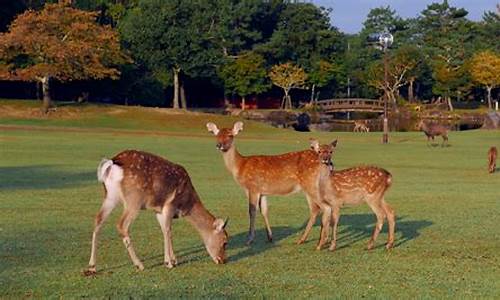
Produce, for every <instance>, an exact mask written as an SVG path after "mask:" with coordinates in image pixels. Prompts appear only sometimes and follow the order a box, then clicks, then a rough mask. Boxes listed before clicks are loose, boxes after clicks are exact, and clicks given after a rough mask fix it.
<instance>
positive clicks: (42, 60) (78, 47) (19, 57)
mask: <svg viewBox="0 0 500 300" xmlns="http://www.w3.org/2000/svg"><path fill="white" fill-rule="evenodd" d="M95 18H96V14H95V13H91V12H85V11H81V10H78V9H74V8H72V7H70V6H68V5H66V4H64V3H58V4H46V5H45V6H44V8H43V9H42V10H40V11H33V10H28V11H26V12H24V13H23V14H21V15H19V16H18V17H17V18H16V19H15V20H14V21H13V23H12V24H11V26H10V28H9V31H8V32H6V33H3V34H0V78H1V79H6V80H22V81H36V82H40V83H42V87H43V110H44V111H45V112H47V111H48V109H49V107H50V106H51V98H50V90H49V88H50V80H51V78H54V79H57V80H60V81H71V80H83V79H91V78H92V79H101V78H106V77H109V78H112V79H117V78H118V77H119V75H120V71H119V69H118V66H119V65H120V64H123V63H125V62H127V61H128V60H129V59H128V57H127V56H126V55H125V54H123V52H122V51H121V49H120V43H119V39H118V34H117V33H116V32H115V31H113V30H112V29H111V28H110V27H108V26H101V25H99V24H97V23H96V22H95Z"/></svg>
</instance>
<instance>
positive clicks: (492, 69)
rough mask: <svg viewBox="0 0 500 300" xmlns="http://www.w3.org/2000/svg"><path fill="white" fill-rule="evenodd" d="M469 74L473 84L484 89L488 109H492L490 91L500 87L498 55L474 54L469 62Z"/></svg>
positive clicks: (499, 56) (499, 58)
mask: <svg viewBox="0 0 500 300" xmlns="http://www.w3.org/2000/svg"><path fill="white" fill-rule="evenodd" d="M470 72H471V75H472V79H473V80H474V81H475V82H477V83H479V84H481V85H484V86H485V87H486V90H487V92H488V107H489V109H492V108H493V106H492V103H491V90H492V89H494V88H495V87H498V86H500V55H498V54H495V53H494V52H492V51H489V50H486V51H481V52H479V53H476V54H475V55H474V56H473V57H472V60H471V64H470Z"/></svg>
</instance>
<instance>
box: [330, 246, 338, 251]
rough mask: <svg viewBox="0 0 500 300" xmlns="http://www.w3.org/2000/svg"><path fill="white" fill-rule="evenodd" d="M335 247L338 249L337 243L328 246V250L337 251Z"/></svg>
mask: <svg viewBox="0 0 500 300" xmlns="http://www.w3.org/2000/svg"><path fill="white" fill-rule="evenodd" d="M335 249H337V245H330V247H329V248H328V250H330V251H335Z"/></svg>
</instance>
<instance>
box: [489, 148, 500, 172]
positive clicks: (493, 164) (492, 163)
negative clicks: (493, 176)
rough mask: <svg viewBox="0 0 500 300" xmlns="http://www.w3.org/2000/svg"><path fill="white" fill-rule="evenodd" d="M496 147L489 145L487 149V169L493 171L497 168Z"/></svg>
mask: <svg viewBox="0 0 500 300" xmlns="http://www.w3.org/2000/svg"><path fill="white" fill-rule="evenodd" d="M497 156H498V150H497V147H491V148H490V150H489V151H488V171H489V172H490V173H494V172H495V170H496V168H497Z"/></svg>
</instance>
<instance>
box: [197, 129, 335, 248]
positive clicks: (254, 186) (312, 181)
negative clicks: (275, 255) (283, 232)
mask: <svg viewBox="0 0 500 300" xmlns="http://www.w3.org/2000/svg"><path fill="white" fill-rule="evenodd" d="M207 128H208V130H209V131H211V132H212V133H213V134H214V135H215V136H216V140H217V145H216V148H217V149H218V150H220V151H221V153H222V157H223V159H224V163H225V165H226V168H227V169H228V170H229V172H230V173H231V174H232V175H233V177H234V179H235V181H236V182H237V183H238V184H239V185H240V186H241V187H242V188H243V190H244V191H245V193H246V195H247V198H248V213H249V217H250V227H249V230H248V239H247V245H249V244H251V243H252V242H253V240H254V238H255V215H256V210H257V207H260V212H261V214H262V216H263V217H264V222H265V224H266V231H267V239H268V240H269V241H272V238H273V235H272V231H271V225H270V223H269V216H268V206H267V198H266V196H267V195H288V194H291V193H294V192H298V191H301V190H302V191H304V193H305V195H306V199H307V203H308V205H309V210H310V215H309V221H308V223H307V225H306V229H305V230H304V233H303V234H302V236H301V238H300V239H299V240H298V241H297V244H301V243H303V242H304V241H305V240H306V239H307V236H308V235H309V232H310V231H311V228H312V226H313V225H314V222H315V221H316V217H317V215H318V214H319V212H320V210H326V212H325V211H323V219H322V220H323V222H327V221H328V219H329V218H330V213H329V210H330V208H329V206H328V205H327V204H326V203H323V202H321V201H320V199H319V197H318V196H319V194H318V184H317V174H318V171H319V165H318V164H317V155H316V153H315V152H314V151H312V150H306V151H299V152H290V153H285V154H281V155H254V156H242V155H241V154H240V153H239V152H238V150H237V149H236V146H235V145H234V137H235V136H236V135H237V134H238V133H239V132H240V131H241V130H243V123H242V122H236V123H235V124H234V126H233V128H232V129H231V128H222V129H219V128H217V125H215V124H214V123H207ZM327 233H328V226H326V227H325V226H323V227H322V231H321V238H320V241H319V243H318V247H319V248H321V246H322V245H323V244H324V243H325V242H326V239H327V238H328V236H327Z"/></svg>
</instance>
